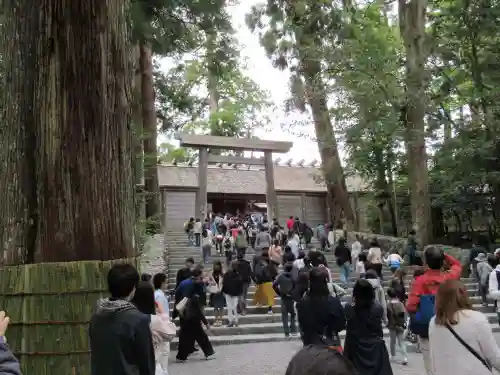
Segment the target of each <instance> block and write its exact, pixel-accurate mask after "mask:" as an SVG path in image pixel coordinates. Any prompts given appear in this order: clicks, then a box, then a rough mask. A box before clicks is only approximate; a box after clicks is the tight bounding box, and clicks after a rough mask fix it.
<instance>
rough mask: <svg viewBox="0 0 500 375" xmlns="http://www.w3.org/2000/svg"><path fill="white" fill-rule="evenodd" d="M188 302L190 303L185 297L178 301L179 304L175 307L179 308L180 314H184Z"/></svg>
mask: <svg viewBox="0 0 500 375" xmlns="http://www.w3.org/2000/svg"><path fill="white" fill-rule="evenodd" d="M187 303H188V298H187V297H184V298H183V299H181V300H180V301H179V303H177V305H175V309H176V310H177V312H178V313H179V315H184V310H186V306H187Z"/></svg>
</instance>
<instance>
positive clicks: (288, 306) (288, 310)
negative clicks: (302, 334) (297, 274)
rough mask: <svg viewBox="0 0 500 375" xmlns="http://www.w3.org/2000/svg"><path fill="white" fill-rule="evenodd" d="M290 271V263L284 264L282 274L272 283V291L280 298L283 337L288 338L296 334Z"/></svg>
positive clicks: (292, 285)
mask: <svg viewBox="0 0 500 375" xmlns="http://www.w3.org/2000/svg"><path fill="white" fill-rule="evenodd" d="M292 270H293V264H292V263H287V264H285V267H284V272H282V273H281V274H280V275H279V276H278V277H277V278H276V280H275V281H274V283H273V288H274V291H275V292H276V294H278V295H279V296H280V298H281V321H282V323H283V331H284V332H285V337H290V333H291V334H292V335H294V334H295V333H296V332H297V328H296V326H295V307H294V300H293V297H292V296H293V291H294V289H295V282H294V280H293V277H292ZM289 316H290V317H289ZM289 318H290V319H289Z"/></svg>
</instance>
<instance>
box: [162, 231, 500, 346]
mask: <svg viewBox="0 0 500 375" xmlns="http://www.w3.org/2000/svg"><path fill="white" fill-rule="evenodd" d="M166 243H167V254H168V255H167V263H168V265H167V272H168V279H169V289H173V288H174V287H175V277H176V274H177V271H178V270H179V269H180V268H182V267H183V265H184V261H185V259H186V258H187V257H193V258H194V260H195V262H200V263H201V249H198V248H196V247H194V246H189V245H188V241H187V236H186V235H185V233H180V232H179V233H169V234H168V236H167V239H166ZM214 253H215V249H213V251H212V256H211V258H210V263H209V264H207V265H206V268H207V269H211V268H212V263H213V262H214V261H215V260H221V261H222V262H223V263H224V260H225V258H224V257H223V256H222V257H221V256H217V255H215V254H214ZM253 255H254V251H253V249H251V248H249V249H248V250H247V255H246V258H247V260H249V261H250V260H251V259H252V257H253ZM325 256H326V258H327V261H328V264H329V265H330V267H331V271H332V275H333V278H334V279H335V280H338V279H339V272H338V269H337V268H336V266H335V262H334V260H335V257H334V255H333V254H332V253H326V254H325ZM383 274H384V279H385V280H388V279H389V278H390V276H391V273H390V271H389V270H388V269H384V271H383ZM411 278H412V277H411V275H408V276H407V277H406V284H407V286H408V283H409V281H410V280H411ZM462 281H463V282H464V283H465V286H466V288H467V291H468V293H469V296H470V297H471V301H472V303H473V304H474V308H475V309H476V310H479V311H482V312H484V313H485V314H486V316H487V317H488V319H489V321H490V323H491V324H492V329H493V330H494V331H500V327H499V326H498V319H497V314H496V312H494V309H493V306H492V305H490V306H488V307H485V306H482V305H481V299H480V297H479V296H478V292H477V284H476V283H475V281H474V280H473V279H470V278H467V279H463V280H462ZM349 284H350V285H349V288H348V294H349V295H350V294H351V292H352V286H353V284H354V282H353V281H351V282H350V283H349ZM384 285H386V286H387V281H385V282H384ZM254 293H255V285H251V286H250V288H249V292H248V300H247V306H248V312H247V315H245V316H240V319H239V326H238V327H231V328H228V327H224V326H223V327H212V328H211V329H210V332H209V335H210V340H211V341H212V344H213V345H227V344H242V343H254V342H272V341H283V340H286V338H285V336H284V334H283V328H282V324H281V306H280V299H279V297H276V299H275V303H276V304H275V306H274V308H273V314H272V315H270V314H267V308H261V307H256V306H255V305H253V302H252V298H253V295H254ZM171 308H173V302H171ZM205 315H206V317H207V319H208V320H209V321H212V320H213V317H214V309H213V308H212V307H209V306H207V307H206V308H205ZM343 335H345V332H343V333H342V334H341V337H343ZM384 335H388V330H387V329H384ZM297 339H298V338H297ZM176 346H177V340H175V341H174V342H173V347H174V348H175V347H176ZM410 350H411V348H410Z"/></svg>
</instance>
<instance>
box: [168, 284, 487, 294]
mask: <svg viewBox="0 0 500 375" xmlns="http://www.w3.org/2000/svg"><path fill="white" fill-rule="evenodd" d="M464 285H465V288H466V290H467V291H468V292H469V293H470V292H475V291H477V289H478V288H477V283H474V282H471V283H467V282H465V283H464ZM353 286H354V282H351V283H350V285H349V287H348V288H346V289H344V290H345V291H346V293H347V294H351V293H352V289H353ZM383 286H384V289H385V290H386V291H387V289H388V288H389V287H388V285H387V283H384V284H383ZM173 287H175V283H174V284H173ZM408 287H409V284H408V283H406V288H407V290H408ZM255 288H256V287H255V284H251V285H250V286H249V287H248V294H249V295H250V294H253V293H255Z"/></svg>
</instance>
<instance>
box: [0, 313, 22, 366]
mask: <svg viewBox="0 0 500 375" xmlns="http://www.w3.org/2000/svg"><path fill="white" fill-rule="evenodd" d="M8 325H9V317H8V316H6V315H5V312H4V311H0V375H21V368H20V366H19V362H18V360H17V359H16V357H14V354H12V352H11V351H10V349H9V347H8V346H7V340H6V339H5V332H6V331H7V327H8Z"/></svg>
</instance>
